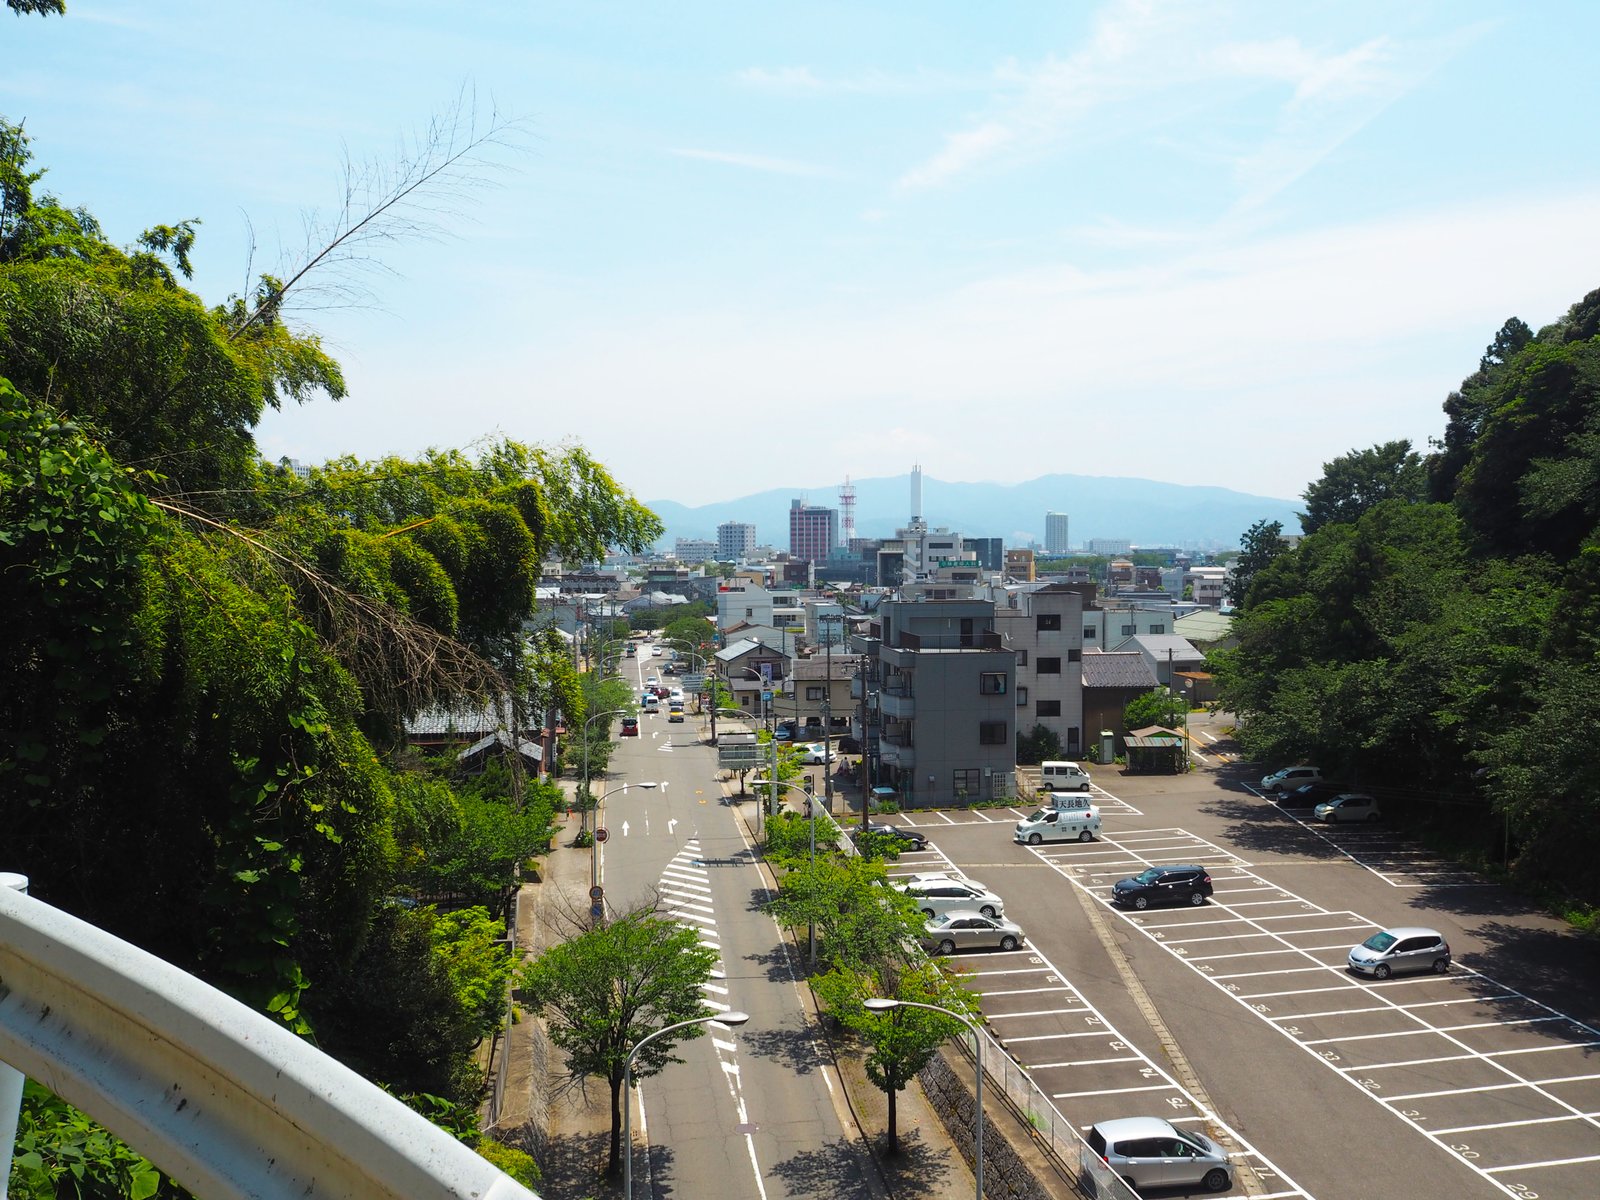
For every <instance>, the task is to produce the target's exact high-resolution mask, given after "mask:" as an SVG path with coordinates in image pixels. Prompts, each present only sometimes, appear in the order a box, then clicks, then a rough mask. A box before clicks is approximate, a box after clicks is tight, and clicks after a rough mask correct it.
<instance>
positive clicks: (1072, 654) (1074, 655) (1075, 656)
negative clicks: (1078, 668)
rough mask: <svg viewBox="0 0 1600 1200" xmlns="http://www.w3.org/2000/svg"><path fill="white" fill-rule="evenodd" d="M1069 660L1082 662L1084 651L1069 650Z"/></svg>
mask: <svg viewBox="0 0 1600 1200" xmlns="http://www.w3.org/2000/svg"><path fill="white" fill-rule="evenodd" d="M1067 661H1068V662H1082V661H1083V651H1082V650H1068V651H1067Z"/></svg>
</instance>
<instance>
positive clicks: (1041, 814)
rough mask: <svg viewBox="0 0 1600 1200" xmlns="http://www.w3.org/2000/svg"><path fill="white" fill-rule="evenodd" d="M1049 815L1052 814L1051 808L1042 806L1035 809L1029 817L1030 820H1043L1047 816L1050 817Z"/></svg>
mask: <svg viewBox="0 0 1600 1200" xmlns="http://www.w3.org/2000/svg"><path fill="white" fill-rule="evenodd" d="M1049 815H1050V810H1049V809H1048V808H1040V809H1036V810H1035V811H1034V813H1033V815H1032V816H1031V817H1029V818H1028V820H1030V821H1042V820H1044V819H1045V818H1046V817H1048V816H1049Z"/></svg>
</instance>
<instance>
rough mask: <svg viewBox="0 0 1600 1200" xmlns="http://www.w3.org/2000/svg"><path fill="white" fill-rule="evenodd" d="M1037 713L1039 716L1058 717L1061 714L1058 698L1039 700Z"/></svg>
mask: <svg viewBox="0 0 1600 1200" xmlns="http://www.w3.org/2000/svg"><path fill="white" fill-rule="evenodd" d="M1039 715H1040V716H1041V717H1059V716H1060V715H1061V701H1059V700H1041V701H1039Z"/></svg>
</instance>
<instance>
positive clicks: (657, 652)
mask: <svg viewBox="0 0 1600 1200" xmlns="http://www.w3.org/2000/svg"><path fill="white" fill-rule="evenodd" d="M650 657H651V658H660V657H661V647H660V646H651V647H650Z"/></svg>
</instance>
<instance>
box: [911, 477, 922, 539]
mask: <svg viewBox="0 0 1600 1200" xmlns="http://www.w3.org/2000/svg"><path fill="white" fill-rule="evenodd" d="M911 528H912V529H920V528H922V464H921V463H915V464H913V465H912V467H911Z"/></svg>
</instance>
